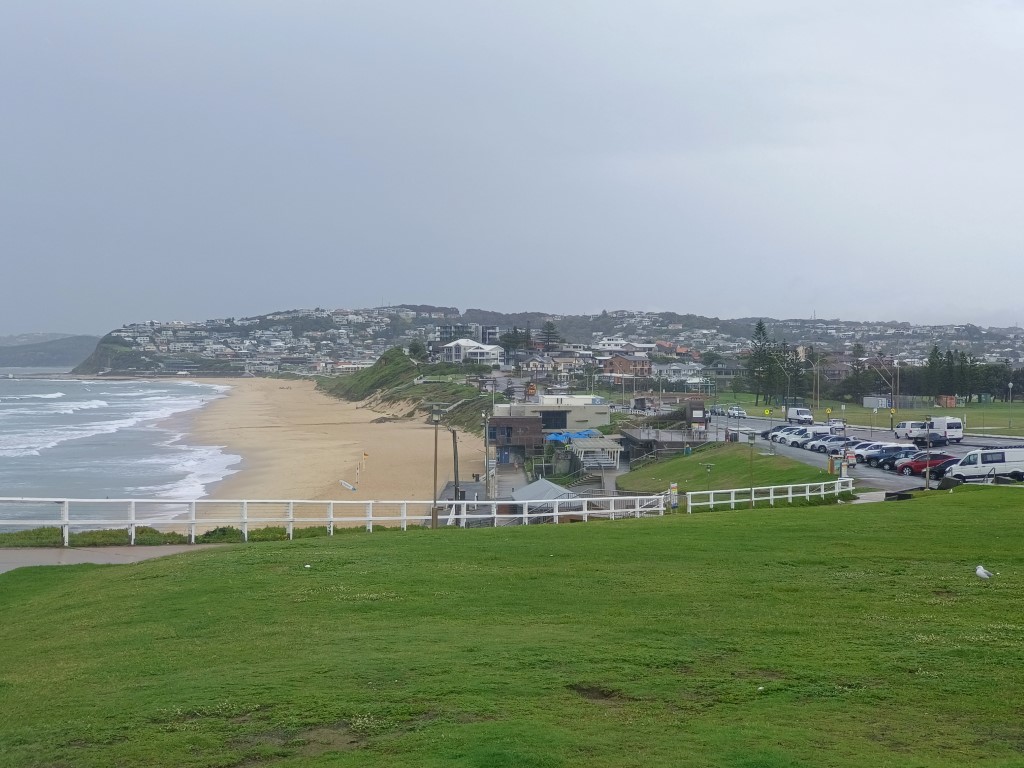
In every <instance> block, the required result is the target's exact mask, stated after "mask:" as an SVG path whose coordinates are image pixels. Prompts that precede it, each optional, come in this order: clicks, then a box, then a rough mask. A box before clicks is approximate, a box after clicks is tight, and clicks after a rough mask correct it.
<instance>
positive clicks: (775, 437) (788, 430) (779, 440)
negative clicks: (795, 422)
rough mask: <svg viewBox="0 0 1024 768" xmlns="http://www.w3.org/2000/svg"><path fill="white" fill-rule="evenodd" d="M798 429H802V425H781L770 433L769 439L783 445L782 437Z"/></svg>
mask: <svg viewBox="0 0 1024 768" xmlns="http://www.w3.org/2000/svg"><path fill="white" fill-rule="evenodd" d="M800 429H802V427H783V428H782V429H780V430H779V431H778V432H775V433H773V434H772V435H771V441H772V442H773V443H782V444H783V445H785V444H786V443H785V441H784V440H783V438H786V437H789V435H791V434H793V433H794V432H797V431H798V430H800Z"/></svg>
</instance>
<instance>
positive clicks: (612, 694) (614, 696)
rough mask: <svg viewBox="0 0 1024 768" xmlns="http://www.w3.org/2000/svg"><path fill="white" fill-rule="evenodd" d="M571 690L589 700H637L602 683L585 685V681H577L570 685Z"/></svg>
mask: <svg viewBox="0 0 1024 768" xmlns="http://www.w3.org/2000/svg"><path fill="white" fill-rule="evenodd" d="M569 690H571V691H574V692H575V693H578V694H579V695H580V696H582V697H583V698H584V699H587V700H588V701H596V702H616V701H636V699H634V698H633V697H632V696H628V695H626V694H625V693H623V692H622V691H616V690H615V689H613V688H605V687H604V686H602V685H585V684H584V683H576V684H574V685H570V686H569Z"/></svg>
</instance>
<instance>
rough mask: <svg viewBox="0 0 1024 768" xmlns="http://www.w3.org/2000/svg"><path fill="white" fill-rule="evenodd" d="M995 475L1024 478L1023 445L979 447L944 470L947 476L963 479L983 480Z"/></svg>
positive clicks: (1017, 478) (1016, 478) (1015, 478)
mask: <svg viewBox="0 0 1024 768" xmlns="http://www.w3.org/2000/svg"><path fill="white" fill-rule="evenodd" d="M996 475H999V476H1003V477H1012V478H1013V479H1014V480H1018V481H1019V480H1024V446H1019V447H1015V448H979V449H978V450H975V451H971V452H970V453H968V454H967V455H966V456H964V457H963V458H962V459H960V463H959V464H954V465H953V466H952V467H950V468H949V469H948V470H946V476H947V477H954V478H956V479H957V480H964V481H967V480H985V479H986V478H989V477H995V476H996Z"/></svg>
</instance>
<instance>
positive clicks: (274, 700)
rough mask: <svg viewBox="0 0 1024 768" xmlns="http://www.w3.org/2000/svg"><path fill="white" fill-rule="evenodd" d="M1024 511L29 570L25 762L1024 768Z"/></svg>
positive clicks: (629, 526)
mask: <svg viewBox="0 0 1024 768" xmlns="http://www.w3.org/2000/svg"><path fill="white" fill-rule="evenodd" d="M1021 493H1022V492H1021V491H1020V490H1018V489H1015V488H999V487H970V488H967V487H965V488H961V489H957V491H956V493H953V494H947V493H938V494H934V495H932V496H930V497H927V498H922V499H916V500H912V501H905V502H890V503H885V504H869V505H856V506H854V505H844V506H838V507H837V506H831V507H821V508H816V509H804V510H792V509H790V510H784V509H775V510H765V511H753V512H751V511H743V512H716V513H710V514H700V515H675V516H669V517H665V518H660V519H648V520H629V521H615V522H602V523H591V524H578V525H559V526H531V527H526V528H512V529H482V530H470V531H463V530H443V531H427V530H424V531H416V532H408V533H404V534H403V533H397V532H376V533H373V534H361V535H352V536H341V537H335V538H333V539H306V540H297V541H293V542H285V543H260V544H249V545H244V546H229V547H227V548H224V549H219V550H213V551H200V552H194V553H188V554H187V555H184V556H179V557H173V558H166V559H161V560H153V561H147V562H143V563H138V564H134V565H120V566H63V567H50V568H27V569H21V570H17V571H13V572H10V573H7V574H4V575H2V576H0V610H2V615H3V617H4V622H3V627H2V629H0V641H2V643H0V647H2V648H3V655H2V658H0V701H2V702H3V712H4V716H3V718H2V720H0V765H2V766H76V767H89V766H142V765H145V766H247V767H248V766H261V767H262V766H267V767H272V768H281V767H283V766H481V767H483V766H516V767H522V766H526V767H529V766H588V767H596V768H602V767H608V768H612V767H613V766H614V767H615V768H618V767H620V766H645V767H646V766H712V767H714V766H737V767H740V766H742V767H745V768H753V767H755V766H757V767H765V768H770V767H776V766H778V767H783V766H784V767H787V768H790V767H795V766H806V767H807V768H811V767H812V766H814V767H816V768H817V767H820V766H949V767H950V768H953V767H954V766H955V767H956V768H960V767H961V766H964V765H973V766H1007V767H1008V766H1020V765H1022V764H1024V717H1022V714H1021V705H1020V701H1021V697H1020V688H1021V683H1022V678H1024V663H1022V662H1024V618H1022V617H1024V590H1022V589H1021V585H1022V582H1024V553H1022V551H1021V548H1020V541H1021V534H1022V520H1021V515H1020V509H1021V501H1022V500H1024V497H1022V496H1021ZM979 562H980V563H984V564H985V565H986V566H987V567H988V568H989V569H990V570H992V571H994V572H998V574H999V575H998V576H996V577H995V579H994V580H993V581H992V582H991V583H983V582H981V581H980V580H979V579H977V578H976V577H975V576H974V573H973V571H974V567H975V566H976V565H977V564H978V563H979ZM307 564H308V565H309V566H310V567H309V568H306V567H305V566H306V565H307Z"/></svg>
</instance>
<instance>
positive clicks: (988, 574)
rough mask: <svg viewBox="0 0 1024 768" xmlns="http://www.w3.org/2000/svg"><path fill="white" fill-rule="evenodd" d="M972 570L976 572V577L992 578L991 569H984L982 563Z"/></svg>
mask: <svg viewBox="0 0 1024 768" xmlns="http://www.w3.org/2000/svg"><path fill="white" fill-rule="evenodd" d="M974 572H975V573H976V574H978V578H979V579H991V578H992V572H991V571H986V570H985V566H984V565H979V566H978V567H977V568H975V569H974Z"/></svg>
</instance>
